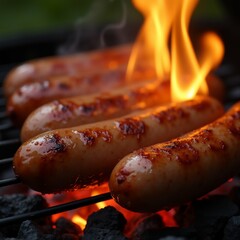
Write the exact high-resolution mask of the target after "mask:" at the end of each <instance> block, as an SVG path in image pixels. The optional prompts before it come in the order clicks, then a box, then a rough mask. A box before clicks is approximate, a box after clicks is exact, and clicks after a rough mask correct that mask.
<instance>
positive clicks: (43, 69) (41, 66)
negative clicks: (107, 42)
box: [4, 45, 131, 97]
mask: <svg viewBox="0 0 240 240" xmlns="http://www.w3.org/2000/svg"><path fill="white" fill-rule="evenodd" d="M130 51H131V46H130V45H122V46H117V47H112V48H107V49H102V50H95V51H91V52H88V53H78V54H73V55H67V56H55V57H45V58H42V59H35V60H31V61H29V62H26V63H24V64H22V65H19V66H18V67H16V68H14V69H12V70H11V71H10V72H9V74H8V75H7V77H6V79H5V81H4V93H5V95H6V96H7V97H8V96H10V95H11V94H12V93H13V92H14V91H15V90H16V89H17V88H19V87H20V86H22V85H23V84H25V83H29V82H35V81H44V80H46V79H48V78H49V77H52V76H61V75H74V74H77V75H78V76H80V74H83V75H86V74H88V75H89V74H91V73H93V72H94V71H96V72H98V71H102V70H101V69H108V70H110V69H112V68H117V67H118V66H121V65H122V64H124V65H126V63H127V61H128V58H129V55H130ZM92 66H94V68H92Z"/></svg>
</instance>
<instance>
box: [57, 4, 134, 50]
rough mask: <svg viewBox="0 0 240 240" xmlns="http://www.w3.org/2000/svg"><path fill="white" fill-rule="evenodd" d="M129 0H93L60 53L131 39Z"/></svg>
mask: <svg viewBox="0 0 240 240" xmlns="http://www.w3.org/2000/svg"><path fill="white" fill-rule="evenodd" d="M126 1H128V4H127V3H126ZM129 2H130V1H129V0H120V1H119V0H100V1H99V0H95V1H93V3H92V4H91V6H90V8H89V10H88V11H87V13H86V14H85V15H84V16H82V17H81V18H79V19H78V20H77V21H76V22H75V23H74V26H73V31H72V34H71V35H70V36H68V38H67V41H66V42H65V43H64V44H62V45H61V46H60V47H59V48H58V53H59V54H69V53H74V52H78V51H82V50H89V49H96V48H103V47H107V46H110V45H115V44H119V43H124V42H127V41H129V40H131V39H129V38H130V35H131V34H129V32H128V31H129V30H128V27H127V22H128V15H129V7H128V5H129ZM132 34H133V31H132Z"/></svg>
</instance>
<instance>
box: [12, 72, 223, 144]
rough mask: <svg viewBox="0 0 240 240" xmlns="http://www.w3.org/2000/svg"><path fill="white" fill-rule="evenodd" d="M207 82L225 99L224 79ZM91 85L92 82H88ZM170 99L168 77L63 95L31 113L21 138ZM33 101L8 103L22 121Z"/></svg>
mask: <svg viewBox="0 0 240 240" xmlns="http://www.w3.org/2000/svg"><path fill="white" fill-rule="evenodd" d="M207 84H208V86H209V94H211V96H214V97H216V98H218V99H219V100H220V101H222V100H223V96H224V87H223V84H222V82H221V81H220V80H219V79H218V78H216V77H214V76H211V75H210V76H209V77H208V78H207ZM83 88H84V86H83ZM87 88H88V86H86V89H87ZM99 89H100V83H99ZM170 100H171V99H170V83H169V82H168V81H164V82H162V83H153V81H147V82H146V81H145V82H144V81H141V82H140V83H134V84H132V85H131V86H125V87H121V89H119V90H112V91H111V93H110V94H109V93H107V94H106V93H103V94H100V95H99V94H95V95H91V96H85V97H81V96H80V97H74V98H68V99H60V100H57V101H53V102H50V103H49V104H46V105H44V106H42V107H40V108H38V109H36V110H35V111H34V112H33V113H32V114H30V116H29V117H28V118H27V119H26V121H25V122H24V124H23V126H22V129H21V139H22V141H26V140H28V139H29V138H31V137H33V136H36V135H38V134H40V133H42V132H45V131H49V130H53V129H57V128H66V127H74V126H77V125H82V124H87V123H92V122H97V121H102V120H106V119H109V118H114V117H119V116H123V115H125V114H128V113H130V112H131V111H133V110H137V109H143V108H145V107H152V106H155V105H157V104H163V103H167V102H170ZM16 102H17V101H16ZM19 102H20V101H19ZM19 105H20V104H19ZM29 105H31V102H30V103H29V104H28V103H26V104H25V107H22V106H21V105H20V106H19V111H17V112H14V111H13V110H12V111H11V107H12V105H8V111H9V112H12V114H11V116H12V119H13V120H15V122H16V121H17V122H18V124H19V123H22V122H23V121H24V119H25V116H24V114H25V113H24V111H23V110H24V108H25V109H27V108H29ZM14 113H15V114H14ZM17 113H18V114H17ZM21 116H22V117H21Z"/></svg>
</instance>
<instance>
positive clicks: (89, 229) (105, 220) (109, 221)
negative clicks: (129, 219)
mask: <svg viewBox="0 0 240 240" xmlns="http://www.w3.org/2000/svg"><path fill="white" fill-rule="evenodd" d="M125 224H126V219H125V218H124V216H123V215H122V213H120V212H118V211H117V210H116V209H115V208H114V207H111V206H108V207H105V208H103V209H100V210H99V211H97V212H94V213H92V214H91V215H90V216H89V217H88V219H87V225H86V228H85V229H84V235H83V237H82V240H92V239H95V240H126V239H127V238H126V237H125V236H124V235H123V233H122V231H123V229H124V227H125Z"/></svg>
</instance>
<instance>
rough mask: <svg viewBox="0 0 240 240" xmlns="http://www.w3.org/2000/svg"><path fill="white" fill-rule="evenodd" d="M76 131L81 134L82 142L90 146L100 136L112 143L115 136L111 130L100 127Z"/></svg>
mask: <svg viewBox="0 0 240 240" xmlns="http://www.w3.org/2000/svg"><path fill="white" fill-rule="evenodd" d="M74 133H77V134H79V137H80V140H81V141H82V143H83V144H84V145H86V146H89V147H91V146H93V145H94V144H95V143H96V141H97V139H99V138H101V139H102V140H103V141H104V142H107V143H110V142H111V141H112V138H113V136H112V134H111V133H110V132H109V131H107V130H105V129H100V128H95V129H87V130H84V131H74Z"/></svg>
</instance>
